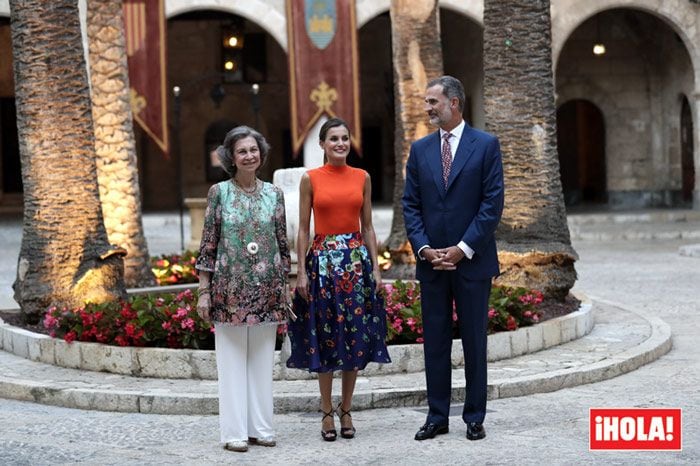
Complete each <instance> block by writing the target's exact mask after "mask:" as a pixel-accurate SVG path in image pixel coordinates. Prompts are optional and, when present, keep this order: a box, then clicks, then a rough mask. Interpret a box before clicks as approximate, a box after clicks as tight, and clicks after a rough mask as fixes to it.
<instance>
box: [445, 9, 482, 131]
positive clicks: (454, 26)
mask: <svg viewBox="0 0 700 466" xmlns="http://www.w3.org/2000/svg"><path fill="white" fill-rule="evenodd" d="M440 39H441V42H442V61H443V68H444V72H445V74H449V75H451V76H454V77H455V78H457V79H459V80H460V81H461V82H462V84H463V85H464V93H465V95H466V102H465V103H464V119H465V121H467V123H469V124H470V125H471V126H474V127H476V128H481V129H484V101H483V94H484V74H483V69H484V66H483V62H484V55H483V43H484V30H483V29H482V27H481V25H480V24H478V23H477V22H475V21H474V20H473V19H471V18H470V17H468V16H466V15H464V14H462V13H459V12H457V11H455V10H452V9H447V8H440Z"/></svg>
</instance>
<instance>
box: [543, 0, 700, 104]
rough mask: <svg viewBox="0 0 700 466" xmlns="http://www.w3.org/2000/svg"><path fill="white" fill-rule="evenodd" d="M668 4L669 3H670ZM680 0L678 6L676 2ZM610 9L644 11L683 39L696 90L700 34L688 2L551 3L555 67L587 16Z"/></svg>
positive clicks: (699, 76) (599, 0)
mask: <svg viewBox="0 0 700 466" xmlns="http://www.w3.org/2000/svg"><path fill="white" fill-rule="evenodd" d="M670 3H673V5H671V4H670ZM679 3H680V5H679ZM612 9H630V10H638V11H642V12H644V13H648V14H650V15H652V16H655V17H656V18H658V19H660V20H661V21H662V22H663V23H664V24H665V25H667V26H668V27H670V28H671V29H672V30H673V31H674V32H675V33H676V34H678V36H679V37H680V38H681V40H682V41H683V44H684V45H685V49H686V51H687V52H688V55H689V56H690V60H691V64H692V67H693V70H694V72H695V73H694V74H695V76H694V80H695V88H696V89H698V90H700V37H698V33H697V32H696V31H697V26H696V18H697V12H696V11H695V10H694V6H693V4H692V3H691V2H668V1H666V2H664V1H663V0H633V1H629V0H590V1H587V2H578V1H576V0H559V1H556V2H553V4H552V61H553V65H554V69H555V70H556V69H557V65H558V63H559V58H560V56H561V52H562V50H563V48H564V45H565V44H566V42H567V41H568V40H569V38H570V37H571V35H572V34H573V33H574V31H576V29H578V27H579V26H581V25H582V24H583V23H584V22H586V20H588V19H589V18H591V17H593V16H595V15H597V14H598V13H601V12H603V11H607V10H612Z"/></svg>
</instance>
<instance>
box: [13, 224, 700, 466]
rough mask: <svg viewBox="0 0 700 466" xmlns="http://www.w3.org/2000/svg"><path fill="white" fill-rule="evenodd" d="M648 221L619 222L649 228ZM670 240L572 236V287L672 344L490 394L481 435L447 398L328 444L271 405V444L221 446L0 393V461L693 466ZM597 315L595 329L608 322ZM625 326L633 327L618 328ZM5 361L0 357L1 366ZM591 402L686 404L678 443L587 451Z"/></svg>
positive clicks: (379, 416) (375, 413)
mask: <svg viewBox="0 0 700 466" xmlns="http://www.w3.org/2000/svg"><path fill="white" fill-rule="evenodd" d="M687 223H691V222H687ZM653 224H654V222H651V224H650V225H646V224H644V225H642V224H639V225H638V224H636V223H635V224H632V225H626V226H625V227H624V228H622V229H620V230H618V231H632V230H635V229H639V230H641V231H651V230H654V228H655V227H654V225H653ZM683 227H684V228H685V227H687V225H683ZM0 231H2V230H0ZM642 237H643V236H642ZM681 237H682V235H678V236H675V238H681ZM673 238H674V236H670V237H667V238H666V239H663V238H662V239H656V240H652V239H649V240H633V241H629V240H628V241H623V240H615V239H605V238H600V239H599V240H595V241H594V240H576V241H575V242H574V247H575V248H576V250H577V251H578V253H579V255H580V256H581V259H580V261H579V262H578V263H577V270H578V272H579V281H578V282H577V289H579V290H580V291H582V292H584V293H585V294H587V295H588V296H589V297H590V298H592V299H593V300H594V302H596V303H602V305H603V307H607V309H608V311H609V312H608V313H607V316H608V317H607V318H610V319H612V318H613V317H618V318H623V320H625V321H629V322H630V324H631V325H632V327H633V328H634V327H636V326H635V325H634V321H635V319H633V318H632V316H629V315H627V317H625V314H626V311H625V310H633V311H634V313H635V314H637V315H639V318H640V319H642V320H646V321H648V322H650V321H654V320H655V319H656V318H660V319H662V320H663V321H665V322H666V323H668V324H669V325H670V327H671V331H672V338H673V349H672V350H671V351H670V352H669V353H668V354H666V355H665V356H663V357H661V358H660V359H659V360H657V361H655V362H652V363H650V364H648V365H646V366H643V367H641V368H639V369H637V370H635V371H633V372H630V373H627V374H624V375H620V376H618V377H615V378H612V379H609V380H606V381H602V382H598V383H594V384H587V385H581V386H576V387H573V388H564V389H562V390H558V391H555V392H552V393H543V394H535V395H529V396H523V397H515V398H503V399H495V400H492V401H490V402H489V413H488V415H487V419H486V424H485V425H486V429H487V434H488V435H487V438H486V439H485V440H483V441H480V442H468V441H466V440H465V439H464V428H463V425H462V423H461V420H460V418H459V411H460V408H459V406H456V405H455V406H454V412H453V417H452V418H451V428H452V429H451V432H450V433H449V434H448V435H445V436H441V437H439V438H438V439H435V440H432V441H426V442H420V443H419V442H415V441H414V440H413V434H414V433H415V431H416V429H417V428H418V427H419V426H420V424H421V423H422V422H423V420H424V418H425V409H424V408H423V407H394V408H390V409H372V410H358V411H356V412H355V413H354V416H353V417H354V421H355V425H356V427H357V428H358V436H357V438H356V439H354V440H351V441H345V440H342V439H339V440H338V441H337V442H335V443H333V444H328V443H326V442H323V441H322V440H321V439H320V438H319V432H318V431H319V429H320V426H319V425H320V419H319V418H320V416H318V414H317V413H289V414H277V415H276V417H275V426H276V428H277V432H278V442H279V443H278V447H276V448H262V447H253V448H251V450H250V451H249V452H248V453H245V454H236V453H231V452H225V451H223V450H221V449H220V448H219V447H218V445H217V440H218V424H217V418H216V416H201V415H189V416H183V415H158V414H140V413H106V412H99V411H81V410H73V409H66V408H57V407H51V406H45V405H39V404H34V403H25V402H19V401H10V400H0V464H49V463H51V464H69V463H70V464H74V463H78V462H84V463H88V464H117V463H119V464H190V463H191V464H218V463H222V464H223V463H229V462H241V463H250V464H279V463H292V464H308V463H319V462H323V463H331V464H340V463H348V462H351V461H352V462H354V463H360V464H389V463H397V462H400V463H403V464H419V463H425V462H426V461H430V462H432V463H435V464H437V463H445V464H484V463H486V464H502V463H506V462H515V463H518V464H541V463H542V462H544V461H546V462H548V463H553V464H590V463H601V464H603V463H605V464H608V463H616V464H700V435H698V426H699V425H700V395H699V392H698V390H697V387H698V385H699V384H700V358H698V356H700V350H698V347H697V345H696V343H695V342H696V340H697V337H698V334H699V333H700V324H698V322H697V316H698V315H699V314H700V312H699V311H700V304H699V302H700V300H699V299H698V292H697V284H698V283H700V262H699V261H700V259H699V258H697V257H692V256H683V255H681V254H679V252H678V251H679V248H681V247H683V246H687V245H688V244H692V243H693V242H696V241H692V240H690V241H686V240H682V239H673ZM689 238H692V237H689ZM0 244H7V243H6V242H4V241H3V243H0ZM17 244H18V243H17ZM5 283H7V282H5ZM603 316H604V314H601V319H600V320H599V323H598V325H596V328H595V329H594V332H593V333H592V334H591V335H590V336H591V337H592V336H594V334H595V333H596V331H602V330H604V329H605V325H606V324H605V322H604V321H603ZM610 322H612V320H611V321H610ZM596 329H597V330H596ZM628 333H629V334H633V333H634V332H623V335H622V336H623V337H625V338H626V337H627V334H628ZM599 337H600V340H599V341H600V342H605V344H606V345H607V344H610V343H618V342H619V341H620V340H624V338H620V337H621V335H620V334H601V335H599ZM586 338H588V337H586ZM575 343H577V342H573V343H571V344H572V345H573V344H575ZM547 351H549V350H547ZM538 354H539V353H538ZM580 355H581V352H580V351H579V350H578V349H576V348H571V353H570V357H569V359H570V361H571V362H576V361H578V360H579V359H580V358H582V357H583V356H580ZM587 356H588V355H587ZM5 362H6V361H5V360H3V361H0V367H2V371H1V373H2V374H3V375H4V374H5V371H6V369H7V368H8V366H6V365H5ZM492 366H493V365H492ZM492 369H494V367H492ZM46 375H47V376H48V375H49V374H46ZM492 377H493V376H492ZM46 378H50V377H46ZM358 388H359V387H358ZM596 406H610V407H613V406H615V407H618V406H620V407H629V406H638V407H652V406H653V407H681V408H683V410H684V411H683V428H684V432H683V433H684V439H683V447H684V449H683V451H682V452H615V453H612V452H605V453H597V452H595V453H594V452H589V451H588V446H587V442H588V409H589V408H590V407H596ZM58 438H60V439H61V441H57V439H58Z"/></svg>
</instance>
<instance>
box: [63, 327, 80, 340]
mask: <svg viewBox="0 0 700 466" xmlns="http://www.w3.org/2000/svg"><path fill="white" fill-rule="evenodd" d="M77 336H78V334H77V333H75V332H74V331H73V330H71V331H70V332H68V333H66V334H65V335H64V337H63V339H64V340H66V343H72V342H74V341H75V339H76V338H77Z"/></svg>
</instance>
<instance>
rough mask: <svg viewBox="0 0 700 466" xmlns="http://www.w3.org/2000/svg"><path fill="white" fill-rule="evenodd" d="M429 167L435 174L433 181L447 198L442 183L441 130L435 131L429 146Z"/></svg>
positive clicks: (441, 194)
mask: <svg viewBox="0 0 700 466" xmlns="http://www.w3.org/2000/svg"><path fill="white" fill-rule="evenodd" d="M426 153H427V154H428V166H430V171H432V172H433V180H434V181H435V185H436V187H437V190H438V192H439V193H440V196H442V197H445V183H444V182H443V181H442V159H441V158H440V130H438V131H435V132H434V133H433V134H432V136H431V138H430V143H429V144H428V147H427V151H426Z"/></svg>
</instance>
